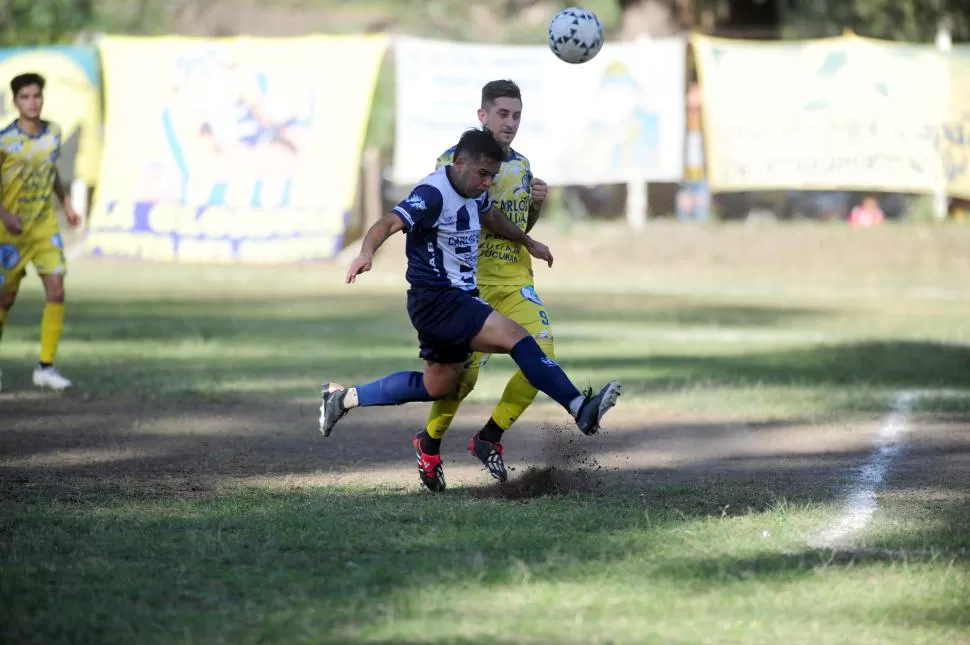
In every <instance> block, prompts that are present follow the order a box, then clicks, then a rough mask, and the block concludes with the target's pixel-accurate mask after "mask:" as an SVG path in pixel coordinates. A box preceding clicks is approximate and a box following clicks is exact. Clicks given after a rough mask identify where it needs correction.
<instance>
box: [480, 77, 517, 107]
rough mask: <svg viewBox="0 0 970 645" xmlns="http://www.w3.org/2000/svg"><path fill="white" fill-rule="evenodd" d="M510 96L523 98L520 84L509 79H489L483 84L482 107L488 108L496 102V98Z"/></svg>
mask: <svg viewBox="0 0 970 645" xmlns="http://www.w3.org/2000/svg"><path fill="white" fill-rule="evenodd" d="M501 98H510V99H519V100H520V101H521V100H522V91H521V90H520V89H519V86H518V85H516V84H515V81H510V80H508V79H505V80H499V81H489V82H488V83H485V85H483V86H482V107H483V108H487V107H488V106H490V105H492V104H493V103H495V100H496V99H501Z"/></svg>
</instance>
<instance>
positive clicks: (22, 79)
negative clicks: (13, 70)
mask: <svg viewBox="0 0 970 645" xmlns="http://www.w3.org/2000/svg"><path fill="white" fill-rule="evenodd" d="M46 84H47V81H45V80H44V77H43V76H41V75H40V74H37V73H35V72H27V73H26V74H20V75H19V76H14V77H13V80H12V81H10V91H11V92H13V95H14V96H17V95H18V94H20V90H22V89H24V88H25V87H29V86H31V85H38V86H40V91H41V92H43V91H44V85H46Z"/></svg>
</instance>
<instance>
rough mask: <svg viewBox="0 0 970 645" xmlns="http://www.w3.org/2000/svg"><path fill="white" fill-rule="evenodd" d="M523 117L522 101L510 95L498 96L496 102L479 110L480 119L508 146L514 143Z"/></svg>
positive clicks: (499, 140)
mask: <svg viewBox="0 0 970 645" xmlns="http://www.w3.org/2000/svg"><path fill="white" fill-rule="evenodd" d="M486 108H487V109H486ZM521 119H522V101H520V100H519V99H514V98H512V97H510V96H503V97H501V98H497V99H495V102H494V103H492V104H491V105H488V106H486V107H485V108H482V109H480V110H479V111H478V120H479V121H481V123H482V125H484V126H485V127H486V128H487V129H488V130H489V131H491V133H492V135H493V136H494V137H495V139H496V140H497V141H498V142H499V143H501V144H502V145H503V146H505V147H506V148H508V147H509V146H510V145H512V140H513V139H515V135H516V134H517V133H518V131H519V121H521Z"/></svg>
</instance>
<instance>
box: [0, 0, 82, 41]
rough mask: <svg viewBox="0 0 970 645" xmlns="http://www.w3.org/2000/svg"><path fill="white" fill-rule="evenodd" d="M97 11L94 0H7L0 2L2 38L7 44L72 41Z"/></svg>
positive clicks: (0, 31)
mask: <svg viewBox="0 0 970 645" xmlns="http://www.w3.org/2000/svg"><path fill="white" fill-rule="evenodd" d="M94 14H95V10H94V0H7V2H4V3H0V42H2V43H3V45H4V46H7V47H11V46H25V45H38V44H52V43H63V42H69V41H70V40H71V38H72V37H73V36H74V34H75V33H76V32H78V31H80V30H82V29H84V28H86V27H87V26H88V25H90V24H91V23H92V21H93V19H94Z"/></svg>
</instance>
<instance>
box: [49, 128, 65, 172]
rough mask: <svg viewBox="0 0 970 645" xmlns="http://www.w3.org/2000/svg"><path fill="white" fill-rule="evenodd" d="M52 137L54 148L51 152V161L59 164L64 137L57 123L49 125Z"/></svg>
mask: <svg viewBox="0 0 970 645" xmlns="http://www.w3.org/2000/svg"><path fill="white" fill-rule="evenodd" d="M47 127H48V129H49V130H50V133H51V135H52V136H53V137H54V147H53V149H52V150H51V161H52V162H53V163H57V160H58V159H60V158H61V143H62V142H63V136H62V134H61V128H60V126H58V125H57V124H56V123H50V122H48V124H47Z"/></svg>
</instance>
